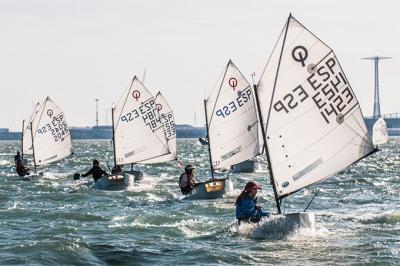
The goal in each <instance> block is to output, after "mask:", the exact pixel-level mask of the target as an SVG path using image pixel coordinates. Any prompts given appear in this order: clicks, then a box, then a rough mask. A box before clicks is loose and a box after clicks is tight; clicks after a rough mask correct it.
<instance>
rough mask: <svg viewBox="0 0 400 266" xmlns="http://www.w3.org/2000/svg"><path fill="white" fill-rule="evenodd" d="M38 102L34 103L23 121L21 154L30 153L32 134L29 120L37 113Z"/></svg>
mask: <svg viewBox="0 0 400 266" xmlns="http://www.w3.org/2000/svg"><path fill="white" fill-rule="evenodd" d="M39 109H40V103H37V104H36V105H35V108H34V109H33V112H32V114H31V115H30V116H29V117H28V118H27V119H25V120H24V121H23V124H24V126H23V130H22V154H28V155H29V154H32V152H33V150H32V134H31V122H32V121H33V120H34V118H35V117H36V115H37V114H38V113H39Z"/></svg>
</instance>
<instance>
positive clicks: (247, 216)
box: [236, 194, 270, 222]
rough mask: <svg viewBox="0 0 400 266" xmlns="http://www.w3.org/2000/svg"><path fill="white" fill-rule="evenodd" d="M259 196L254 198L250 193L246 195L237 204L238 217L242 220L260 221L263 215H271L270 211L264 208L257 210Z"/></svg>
mask: <svg viewBox="0 0 400 266" xmlns="http://www.w3.org/2000/svg"><path fill="white" fill-rule="evenodd" d="M256 206H257V198H255V199H252V198H250V197H249V196H248V195H246V194H245V195H244V196H243V198H242V199H241V200H240V201H239V203H238V204H237V205H236V219H238V220H239V222H240V221H252V222H258V221H260V219H261V217H265V216H267V217H268V216H270V213H269V212H265V211H263V210H262V209H259V210H257V208H256Z"/></svg>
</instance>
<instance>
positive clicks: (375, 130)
mask: <svg viewBox="0 0 400 266" xmlns="http://www.w3.org/2000/svg"><path fill="white" fill-rule="evenodd" d="M388 141H389V134H388V129H387V126H386V122H385V120H384V119H383V117H379V118H378V120H376V122H375V123H374V125H373V127H372V143H373V144H374V145H382V144H385V143H387V142H388Z"/></svg>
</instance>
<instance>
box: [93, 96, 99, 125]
mask: <svg viewBox="0 0 400 266" xmlns="http://www.w3.org/2000/svg"><path fill="white" fill-rule="evenodd" d="M94 100H95V101H96V127H98V126H99V99H94Z"/></svg>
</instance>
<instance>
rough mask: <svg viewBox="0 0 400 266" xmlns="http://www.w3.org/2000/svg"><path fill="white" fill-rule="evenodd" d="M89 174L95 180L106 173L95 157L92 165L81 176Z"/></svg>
mask: <svg viewBox="0 0 400 266" xmlns="http://www.w3.org/2000/svg"><path fill="white" fill-rule="evenodd" d="M89 175H92V176H93V180H94V181H95V182H97V180H99V179H100V178H101V177H102V176H104V175H107V172H106V171H104V170H103V169H101V167H100V162H99V161H98V160H96V159H94V160H93V167H92V169H90V170H89V172H87V173H86V174H83V175H82V176H83V177H87V176H89Z"/></svg>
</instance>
